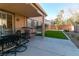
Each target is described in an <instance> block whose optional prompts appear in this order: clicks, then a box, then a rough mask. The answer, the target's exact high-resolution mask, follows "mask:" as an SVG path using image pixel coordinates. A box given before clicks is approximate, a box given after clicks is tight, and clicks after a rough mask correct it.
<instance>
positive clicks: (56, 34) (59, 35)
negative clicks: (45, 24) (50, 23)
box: [45, 31, 67, 39]
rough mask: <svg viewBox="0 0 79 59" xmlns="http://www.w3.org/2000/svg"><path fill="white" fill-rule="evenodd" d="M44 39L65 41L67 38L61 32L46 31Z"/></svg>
mask: <svg viewBox="0 0 79 59" xmlns="http://www.w3.org/2000/svg"><path fill="white" fill-rule="evenodd" d="M45 37H51V38H59V39H67V37H66V36H65V35H64V34H63V33H62V31H46V32H45Z"/></svg>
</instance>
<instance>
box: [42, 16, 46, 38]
mask: <svg viewBox="0 0 79 59" xmlns="http://www.w3.org/2000/svg"><path fill="white" fill-rule="evenodd" d="M44 19H45V18H44V16H42V20H43V22H42V37H43V38H44V36H45V23H44Z"/></svg>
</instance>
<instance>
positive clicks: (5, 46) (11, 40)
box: [1, 35, 18, 55]
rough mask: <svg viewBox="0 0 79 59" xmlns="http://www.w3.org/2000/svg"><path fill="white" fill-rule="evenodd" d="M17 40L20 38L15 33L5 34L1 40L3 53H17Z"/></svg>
mask: <svg viewBox="0 0 79 59" xmlns="http://www.w3.org/2000/svg"><path fill="white" fill-rule="evenodd" d="M16 40H18V37H16V36H15V35H7V36H3V37H2V40H1V45H2V50H1V55H7V54H8V53H13V54H14V55H16V51H15V50H16Z"/></svg>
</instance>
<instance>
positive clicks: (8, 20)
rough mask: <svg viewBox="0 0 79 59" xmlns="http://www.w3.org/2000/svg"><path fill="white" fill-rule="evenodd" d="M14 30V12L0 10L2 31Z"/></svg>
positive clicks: (0, 29) (0, 31) (0, 30)
mask: <svg viewBox="0 0 79 59" xmlns="http://www.w3.org/2000/svg"><path fill="white" fill-rule="evenodd" d="M6 31H12V14H10V13H7V12H3V11H0V33H4V32H6Z"/></svg>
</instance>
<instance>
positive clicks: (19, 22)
mask: <svg viewBox="0 0 79 59" xmlns="http://www.w3.org/2000/svg"><path fill="white" fill-rule="evenodd" d="M25 26H26V17H24V16H21V15H17V14H16V15H15V29H21V28H22V27H25Z"/></svg>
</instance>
